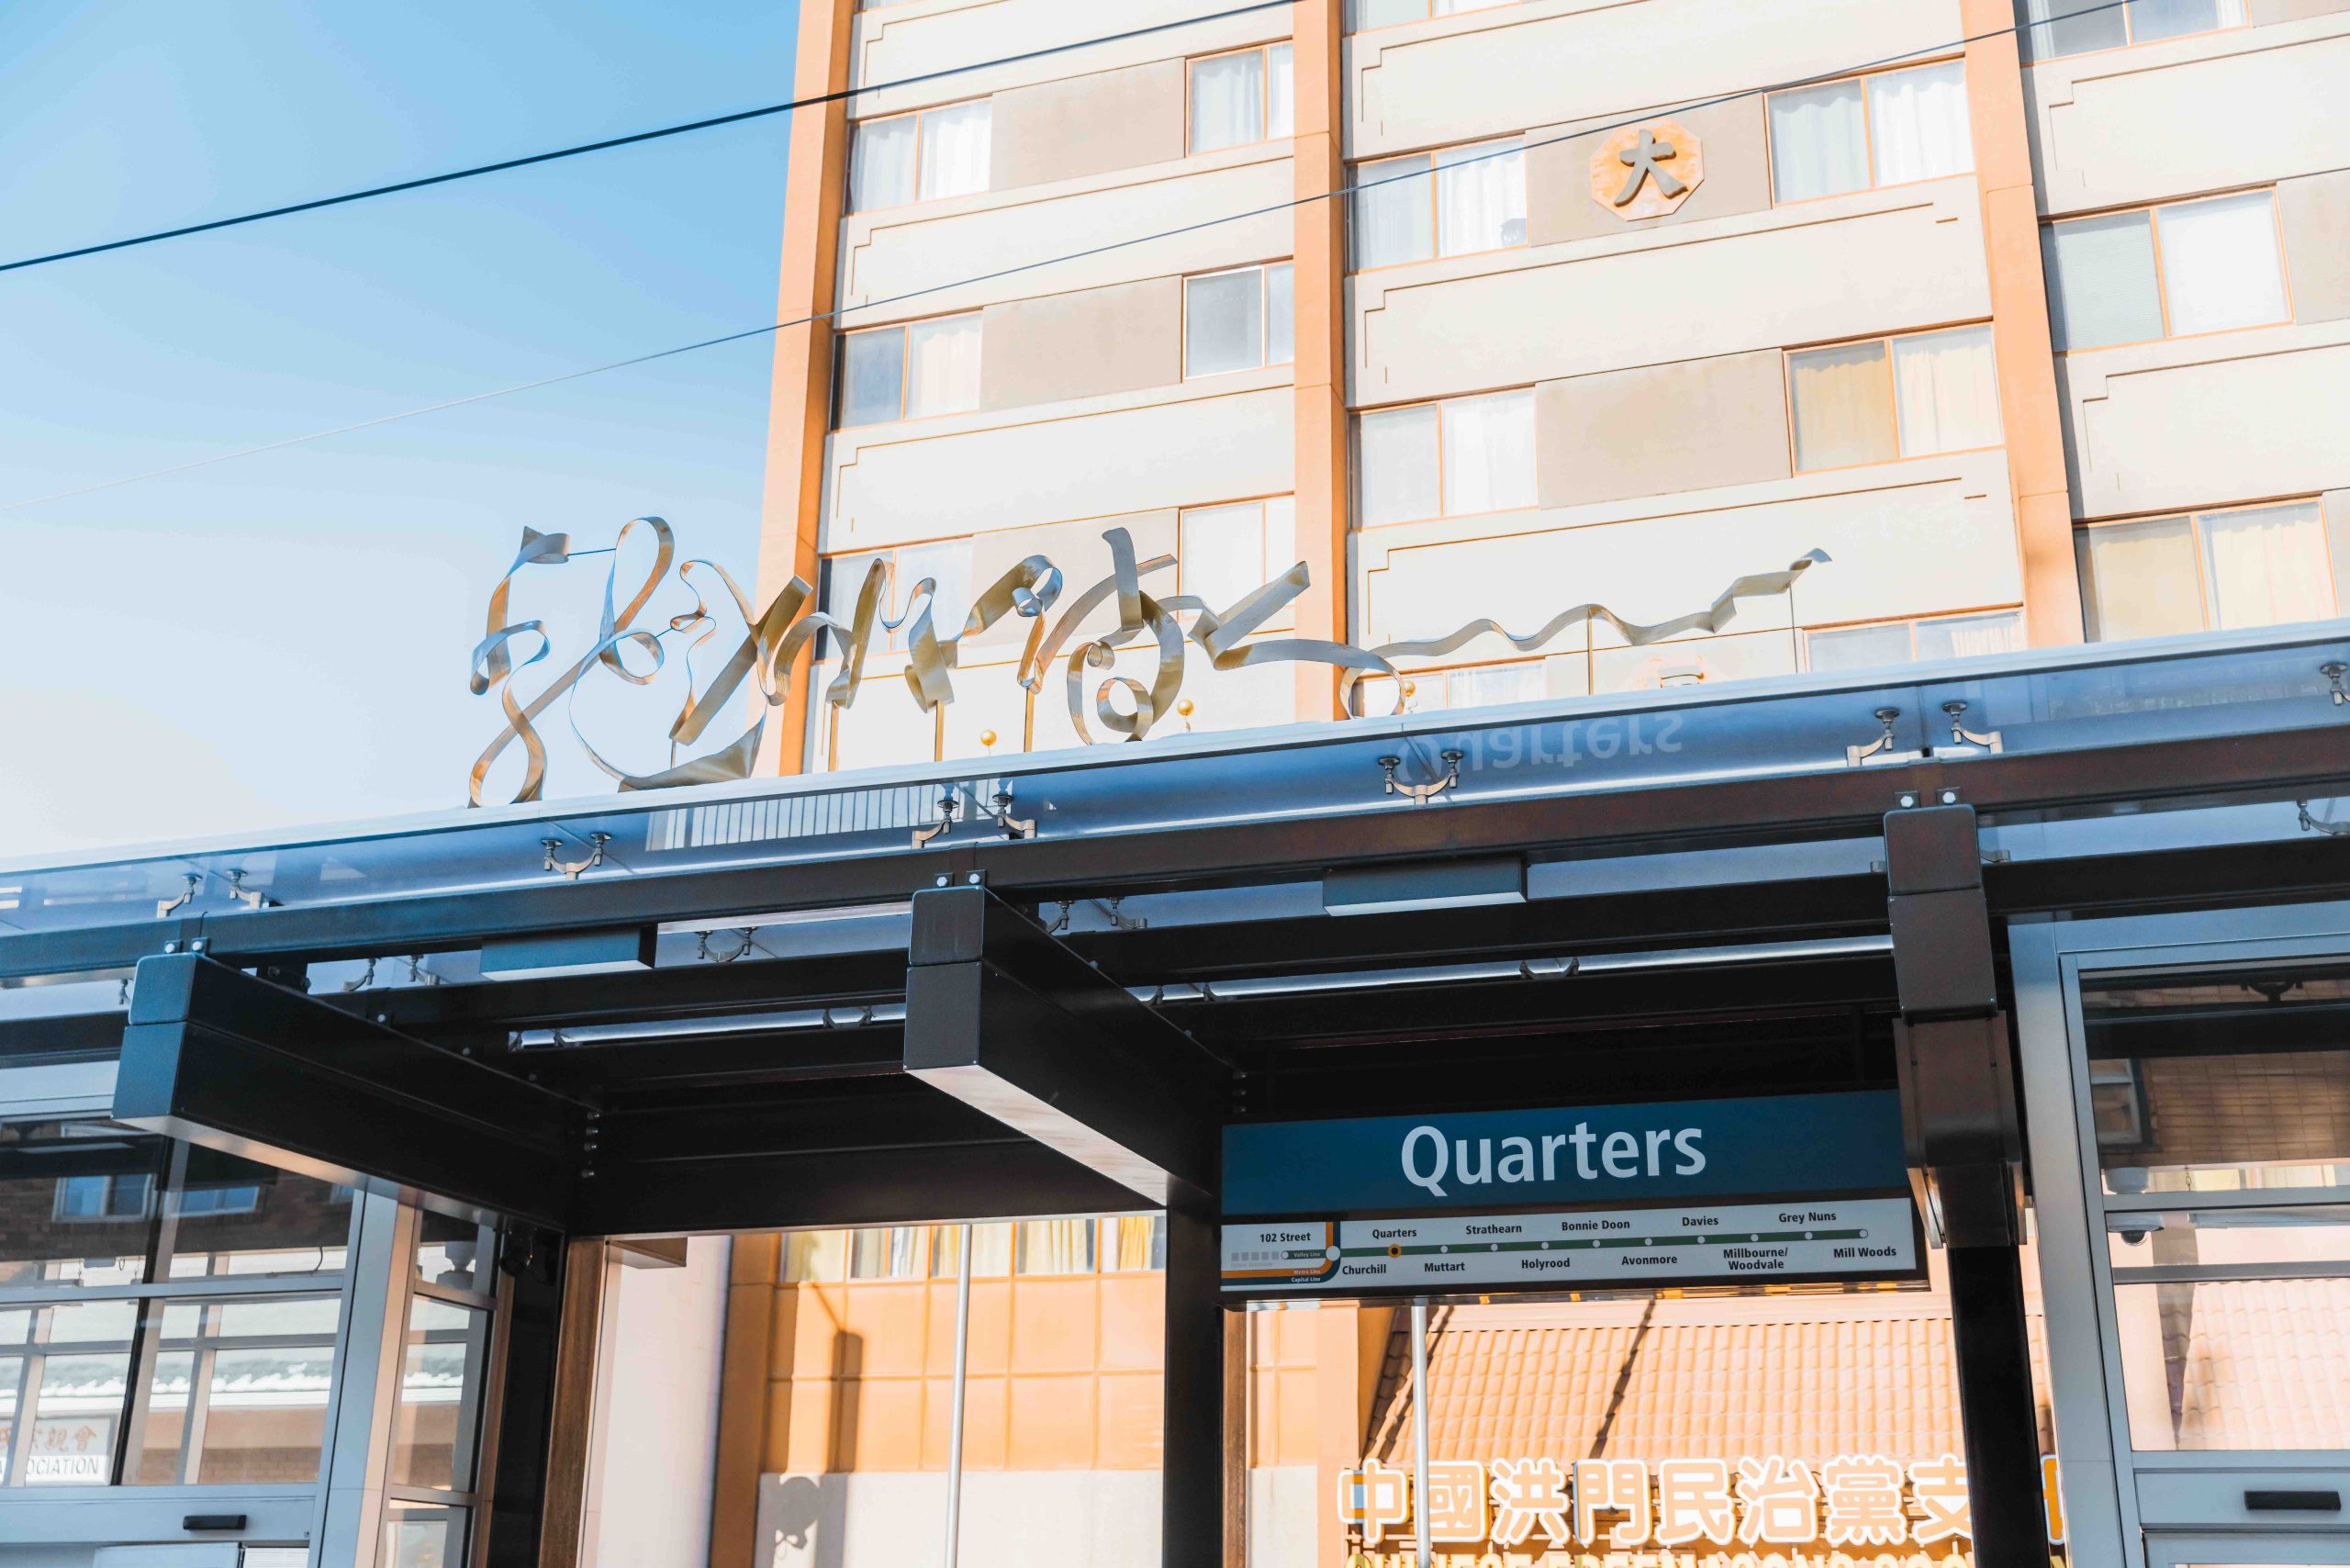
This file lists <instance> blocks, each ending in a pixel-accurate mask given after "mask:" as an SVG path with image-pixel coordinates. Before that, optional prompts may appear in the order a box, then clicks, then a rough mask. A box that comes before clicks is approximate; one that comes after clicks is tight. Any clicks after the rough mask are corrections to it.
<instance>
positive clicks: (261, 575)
mask: <svg viewBox="0 0 2350 1568" xmlns="http://www.w3.org/2000/svg"><path fill="white" fill-rule="evenodd" d="M794 25H795V8H794V6H792V5H791V4H790V0H780V3H771V4H758V5H753V4H745V3H743V0H703V3H702V4H699V5H695V6H651V5H644V4H641V3H640V4H636V5H624V4H618V3H611V0H560V3H559V0H505V3H502V4H499V5H495V6H484V5H481V4H479V3H478V0H470V3H466V4H458V3H456V0H408V3H407V4H404V5H401V6H357V5H351V4H345V3H341V0H326V3H319V0H309V3H299V0H112V3H109V4H105V5H99V4H95V3H92V4H80V5H75V4H67V3H64V0H10V4H8V5H6V6H0V106H6V107H5V108H4V109H0V252H6V258H5V259H13V258H15V257H17V256H20V255H27V254H32V253H37V252H47V251H52V250H59V249H63V248H66V247H68V246H72V245H75V244H85V243H91V242H94V241H102V240H106V239H112V238H117V237H119V236H121V235H125V234H129V233H133V232H137V231H140V230H149V229H155V228H162V227H168V226H171V225H175V224H180V223H187V222H194V221H201V220H203V219H205V218H212V217H218V216H225V215H227V214H229V213H233V212H238V211H242V210H246V209H249V208H252V207H265V206H272V205H275V204H278V203H281V202H285V201H293V200H300V199H303V198H306V197H309V196H321V195H327V194H331V193H333V192H335V191H338V190H341V189H345V188H349V187H351V186H354V185H373V184H379V183H384V182H386V181H392V180H397V179H402V178H408V177H412V176H415V175H419V174H431V173H435V172H438V171H440V170H442V169H444V168H451V167H455V166H459V165H462V164H466V163H474V162H487V161H489V160H493V159H498V158H502V157H511V156H515V155H518V154H521V153H526V152H531V151H539V150H541V149H543V148H545V147H549V146H554V145H559V144H562V143H565V142H569V141H577V140H592V139H595V138H598V137H601V136H608V135H612V134H616V133H620V132H624V131H629V130H635V129H645V128H649V127H652V126H656V125H660V124H665V123H667V122H670V121H674V120H681V119H690V118H698V117H700V116H703V115H707V114H711V113H720V112H724V111H727V110H731V109H736V108H744V107H749V106H755V105H758V104H763V103H768V102H773V101H776V100H778V99H781V98H785V97H788V96H789V95H790V90H791V81H790V77H791V64H792V52H793V48H792V45H793V38H792V34H793V28H794ZM787 139H788V128H787V125H786V123H785V119H784V118H783V117H777V118H770V119H767V120H761V121H755V122H752V123H750V124H748V125H744V126H738V127H731V128H727V129H720V130H715V131H708V132H701V133H698V134H695V135H693V136H688V137H682V138H677V139H673V140H666V141H661V142H655V143H652V144H650V145H645V146H640V147H633V148H628V149H623V150H621V151H613V152H604V153H597V154H593V155H590V156H588V157H584V158H580V159H576V160H572V161H568V162H562V163H557V164H553V165H548V166H543V167H540V168H536V169H531V170H525V171H520V172H518V173H512V174H497V175H490V176H487V177H485V178H482V179H479V180H476V181H470V182H464V183H461V184H458V185H451V186H444V187H441V188H438V189H435V190H431V191H425V192H420V193H414V194H409V195H404V196H392V197H387V198H384V199H381V200H377V201H372V202H365V203H360V204H356V205H353V206H351V207H342V208H338V209H334V210H330V211H328V212H323V213H314V214H306V215H302V216H299V217H295V218H284V219H278V220H274V221H272V222H269V223H264V224H257V225H254V226H252V227H249V228H245V229H241V230H229V231H228V232H225V233H221V234H214V235H204V236H198V237H195V238H191V239H185V240H176V241H167V242H165V243H162V244H158V245H153V246H148V247H144V248H141V249H138V250H132V251H127V252H117V253H114V254H110V255H106V256H99V257H94V258H89V259H85V260H80V261H74V262H67V263H58V264H55V265H52V266H48V267H41V268H35V269H31V270H28V271H25V272H18V273H9V274H0V507H6V506H8V505H9V504H11V503H14V502H17V501H21V500H25V499H28V498H33V497H38V496H45V495H48V494H50V493H52V492H56V491H60V490H66V489H71V488H74V487H79V486H83V485H88V484H93V483H96V482H99V481H102V480H106V479H109V478H113V477H116V476H121V475H125V474H131V473H137V472H140V471H143V470H147V469H152V468H159V467H163V466H166V465H171V464H173V463H179V462H185V461H188V460H190V459H193V458H197V457H203V456H207V455H209V454H212V453H215V452H218V451H222V450H227V449H230V448H236V447H242V446H247V445H253V444H259V443H262V442H270V441H275V440H280V439H283V438H285V437H286V436H291V435H298V434H302V433H304V432H307V431H312V430H317V429H321V428H324V427H328V426H332V425H336V424H340V423H343V422H346V421H353V420H364V419H369V418H372V417H375V416H376V415H380V414H384V413H388V412H393V411H397V410H398V409H404V408H408V407H412V406H415V405H418V404H422V403H428V402H432V401H436V400H439V399H442V398H452V397H462V396H464V395H467V394H470V393H474V392H478V391H482V390H486V389H487V388H490V387H494V386H503V385H507V384H510V383H513V382H518V381H524V380H528V379H531V378H532V377H534V376H540V375H554V374H559V373H561V372H564V371H567V370H571V369H574V368H576V367H579V366H582V365H587V364H595V363H598V362H600V361H605V360H612V359H620V358H624V357H627V356H629V355H631V354H635V353H644V352H647V351H651V350H655V349H659V348H663V347H666V346H669V345H671V344H674V343H678V342H688V341H690V340H693V339H696V338H700V337H706V336H711V335H715V334H718V333H722V332H727V331H734V330H741V329H744V328H745V327H752V326H758V325H763V324H765V323H767V322H769V321H771V320H772V319H774V314H775V288H776V262H777V254H778V246H779V243H780V235H781V224H782V203H783V177H784V152H785V146H786V141H787ZM770 352H771V351H770V344H769V342H768V341H767V339H764V338H762V339H755V340H752V341H750V342H744V343H739V344H734V345H730V346H728V347H724V348H720V349H714V350H710V351H706V352H704V353H698V354H693V355H688V356H684V357H681V358H677V359H674V360H668V361H665V362H662V363H661V364H655V365H650V366H643V367H639V368H635V369H631V370H626V371H621V372H616V373H613V374H611V375H605V376H600V377H596V378H592V379H589V380H587V381H583V382H577V383H573V384H571V385H568V386H562V387H555V388H549V389H546V390H542V391H536V392H530V393H524V394H520V395H518V396H516V397H513V398H507V399H504V400H501V401H498V402H492V403H487V404H482V405H476V406H474V407H471V408H466V409H455V410H452V411H450V412H446V413H441V414H432V415H428V416H425V417H423V418H420V419H417V420H408V421H406V422H403V423H399V424H394V425H389V426H386V427H382V428H380V429H376V430H372V431H364V432H360V433H356V434H353V435H347V436H338V437H334V438H331V439H329V440H325V441H321V442H315V443H312V444H309V445H306V446H299V447H294V448H291V449H288V450H285V451H282V452H276V453H271V454H264V455H261V456H255V457H250V458H243V459H240V460H238V461H236V462H232V463H225V464H221V465H216V466H213V467H208V468H204V469H199V470H196V471H195V472H192V473H188V474H183V475H176V476H171V477H168V478H163V479H157V480H150V481H146V482H143V483H140V484H136V485H129V486H124V487H119V488H115V489H109V490H106V491H102V492H99V493H97V494H94V495H88V496H83V497H79V498H73V499H69V500H62V501H57V502H52V503H50V504H47V505H43V506H39V507H33V508H30V509H27V510H9V511H0V634H4V635H5V639H6V642H5V648H6V653H5V656H0V858H12V857H19V856H28V855H36V854H42V853H48V852H53V851H62V850H78V849H82V848H84V847H89V846H100V845H106V844H113V843H121V842H136V841H149V840H154V839H162V838H173V837H183V836H191V835H197V834H217V833H231V832H239V831H243V830H248V829H259V828H269V827H274V826H277V825H281V824H287V823H296V822H300V821H308V820H319V819H336V818H347V817H360V816H374V815H381V814H387V813H393V812H408V811H421V810H431V809H437V808H442V807H448V806H454V805H459V804H462V803H463V801H464V780H465V772H466V769H467V768H468V767H470V766H471V763H472V759H473V757H474V756H475V755H476V753H477V752H478V751H479V750H480V748H481V747H482V745H484V744H486V743H487V740H488V739H489V738H490V737H491V736H492V735H493V734H495V733H496V731H497V728H498V725H497V722H496V721H495V720H494V718H493V716H492V714H493V704H492V702H491V701H490V700H487V699H476V698H474V697H472V696H470V695H469V694H468V692H467V690H466V687H465V676H466V669H467V655H468V653H469V651H470V649H471V647H472V644H474V642H475V641H476V639H477V638H478V637H479V635H480V631H481V621H482V616H483V613H484V610H485V607H486V606H485V600H486V599H487V595H488V593H489V590H490V588H491V587H492V586H493V585H494V583H495V581H496V579H497V577H498V574H499V573H500V572H501V571H502V570H503V569H504V568H505V566H506V564H507V562H508V561H509V560H510V559H511V557H512V555H513V553H514V549H515V545H516V543H517V541H518V540H519V538H520V532H521V530H522V528H523V526H524V525H526V524H527V525H530V526H532V527H536V528H540V529H545V530H568V531H570V532H572V533H573V534H574V535H575V536H576V539H577V540H578V542H579V543H580V544H581V545H582V546H583V547H585V546H588V545H591V544H597V543H609V541H610V536H611V535H612V534H613V533H614V532H616V531H617V530H618V528H619V527H620V525H621V523H623V522H625V521H627V520H628V519H630V518H631V517H633V516H636V515H638V514H640V513H644V512H657V513H659V514H661V515H663V516H665V517H666V518H667V519H668V520H669V521H671V522H672V523H673V524H675V525H676V526H677V530H678V534H679V543H680V546H681V549H682V551H683V553H686V554H702V555H707V556H710V557H711V558H712V559H714V560H718V561H721V562H723V563H725V564H727V565H728V566H730V567H731V568H732V569H733V570H734V571H735V572H736V574H737V575H738V576H739V577H742V578H743V579H744V583H745V586H746V588H747V586H748V584H749V580H750V577H751V574H752V573H753V572H754V571H755V558H754V557H755V544H756V540H757V515H758V503H759V494H760V487H761V482H762V477H763V464H764V445H765V439H766V423H767V375H768V368H769V355H770ZM605 560H606V558H598V559H594V560H588V561H581V562H578V563H575V564H574V565H573V566H569V567H566V568H562V569H559V570H558V569H553V568H541V569H540V570H539V571H538V572H537V573H536V574H534V575H535V577H537V579H538V581H537V582H536V583H534V585H533V586H532V589H531V590H530V592H529V593H528V594H527V595H526V596H524V597H523V599H522V600H521V602H520V606H519V607H520V608H522V609H524V610H526V611H527V612H530V613H541V612H543V613H545V614H546V615H547V616H548V617H549V618H550V620H551V621H552V622H554V623H555V624H556V625H557V626H558V628H559V629H560V631H559V638H560V640H561V642H562V643H563V644H565V646H566V647H570V648H575V649H576V647H577V645H578V644H579V642H580V639H581V638H583V637H586V636H588V635H589V634H591V633H592V628H593V622H594V616H595V613H596V609H597V603H598V600H599V596H600V592H601V587H602V577H601V572H602V567H603V566H604V565H605ZM544 668H545V666H541V667H540V670H537V671H532V672H531V677H530V678H532V679H535V678H537V677H538V676H539V675H540V674H541V673H543V670H544ZM554 717H555V715H550V718H554ZM556 727H557V728H558V729H560V727H561V726H560V722H557V726H556ZM657 728H658V726H657V723H655V726H654V729H653V732H652V733H654V734H657ZM599 733H600V732H599ZM611 733H612V737H613V744H614V749H616V750H618V751H619V752H621V758H620V759H621V760H622V761H623V762H625V763H628V764H630V765H633V766H642V767H655V766H659V765H660V764H662V763H663V762H664V761H666V755H665V754H663V753H662V752H660V751H659V750H658V749H657V748H655V747H649V746H646V745H643V744H638V745H635V746H634V747H633V749H632V748H631V747H630V746H629V745H628V742H627V739H626V737H627V736H628V735H630V734H637V735H638V736H639V738H640V743H641V740H642V739H643V738H645V737H643V733H642V732H641V731H639V732H628V731H622V730H618V729H616V730H614V731H613V732H611ZM510 787H511V786H510V783H509V784H508V788H509V789H510ZM604 787H605V786H604V782H603V780H602V778H601V776H600V775H597V774H595V773H593V772H592V771H590V770H588V768H587V767H585V765H584V764H583V763H581V762H580V761H579V760H578V758H577V757H576V754H571V755H566V754H565V752H564V751H558V754H557V757H556V768H555V773H554V779H553V782H552V786H551V788H550V790H549V793H550V795H551V796H552V795H564V794H586V793H594V792H597V791H598V790H601V789H602V788H604Z"/></svg>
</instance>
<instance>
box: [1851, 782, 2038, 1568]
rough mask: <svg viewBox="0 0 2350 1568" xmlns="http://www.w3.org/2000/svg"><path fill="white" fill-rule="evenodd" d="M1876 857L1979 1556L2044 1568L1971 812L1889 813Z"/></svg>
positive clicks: (2003, 1028) (1999, 1563) (2007, 1078)
mask: <svg viewBox="0 0 2350 1568" xmlns="http://www.w3.org/2000/svg"><path fill="white" fill-rule="evenodd" d="M1885 847H1886V888H1887V905H1888V908H1887V915H1888V920H1889V923H1890V924H1891V926H1892V928H1893V967H1894V974H1895V978H1896V980H1897V985H1898V988H1899V991H1900V1003H1901V1019H1900V1022H1899V1023H1898V1024H1897V1025H1896V1034H1895V1047H1896V1050H1895V1056H1896V1061H1897V1066H1898V1069H1899V1071H1900V1079H1901V1102H1902V1122H1903V1130H1904V1132H1905V1134H1906V1136H1907V1137H1908V1145H1909V1161H1910V1165H1911V1168H1912V1174H1911V1182H1912V1184H1913V1185H1914V1186H1915V1187H1916V1189H1917V1192H1918V1197H1919V1203H1920V1204H1922V1205H1923V1206H1924V1207H1925V1209H1926V1213H1927V1218H1928V1228H1929V1231H1930V1234H1931V1235H1932V1236H1933V1237H1934V1238H1935V1239H1936V1240H1938V1241H1942V1242H1946V1243H1947V1247H1948V1262H1949V1272H1950V1288H1951V1335H1952V1339H1953V1344H1954V1346H1955V1349H1956V1351H1957V1359H1958V1389H1959V1406H1960V1415H1961V1423H1960V1424H1961V1426H1962V1427H1963V1428H1964V1432H1965V1442H1966V1475H1967V1493H1968V1499H1969V1503H1970V1506H1971V1509H1972V1513H1973V1518H1974V1531H1975V1560H1976V1562H1977V1563H1978V1564H1981V1565H1982V1568H2045V1565H2046V1563H2047V1561H2048V1548H2047V1542H2046V1539H2045V1536H2044V1533H2043V1531H2044V1529H2045V1524H2044V1520H2043V1518H2042V1512H2041V1500H2040V1462H2039V1428H2038V1423H2037V1420H2036V1417H2034V1415H2033V1407H2032V1393H2031V1346H2030V1344H2029V1342H2028V1341H2027V1339H2026V1338H2025V1334H2024V1317H2023V1276H2022V1271H2021V1262H2020V1248H2021V1245H2022V1242H2023V1220H2022V1212H2021V1209H2022V1173H2023V1138H2022V1131H2021V1121H2020V1115H2019V1113H2018V1095H2017V1092H2016V1082H2015V1063H2014V1058H2013V1056H2012V1053H2011V1052H2010V1050H2009V1044H2008V1020H2007V1017H2006V1015H2005V1014H2002V1013H2001V1012H2000V1011H1999V998H1998V978H1997V964H1996V960H1995V955H1994V950H1993V947H1992V942H1991V922H1990V914H1989V911H1988V906H1987V904H1986V900H1985V897H1984V890H1983V860H1982V841H1981V837H1980V834H1979V832H1978V828H1977V823H1976V820H1975V811H1974V808H1972V807H1970V806H1964V805H1956V804H1951V805H1937V806H1926V807H1919V808H1914V809H1908V810H1901V811H1897V812H1893V813H1891V814H1890V815H1888V816H1887V817H1886V820H1885Z"/></svg>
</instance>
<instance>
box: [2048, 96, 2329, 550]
mask: <svg viewBox="0 0 2350 1568" xmlns="http://www.w3.org/2000/svg"><path fill="white" fill-rule="evenodd" d="M2098 52H2105V51H2098ZM2067 58H2071V57H2069V56H2068V57H2067ZM2255 192H2258V193H2259V194H2261V195H2264V196H2266V197H2267V198H2268V220H2269V222H2270V224H2271V225H2273V226H2274V229H2275V232H2276V240H2277V292H2278V293H2279V294H2280V295H2282V296H2283V297H2284V302H2285V313H2284V314H2283V315H2282V316H2279V317H2277V319H2275V320H2273V321H2247V322H2245V323H2244V325H2243V326H2241V327H2219V328H2214V329H2213V330H2210V331H2208V332H2175V331H2173V330H2171V309H2170V279H2169V278H2168V277H2166V276H2165V274H2164V272H2163V214H2164V213H2165V211H2168V210H2171V209H2174V208H2177V207H2199V206H2200V205H2202V204H2203V203H2205V202H2210V201H2226V200H2228V199H2229V198H2230V197H2232V196H2250V195H2253V194H2254V193H2255ZM2133 212H2143V213H2144V214H2145V215H2146V224H2147V229H2148V232H2149V234H2150V236H2151V239H2152V243H2153V248H2154V303H2155V304H2156V306H2158V307H2159V308H2161V311H2162V318H2163V335H2162V336H2161V337H2159V338H2128V339H2125V340H2123V341H2122V342H2118V343H2098V344H2096V345H2094V346H2093V347H2088V348H2071V347H2065V348H2061V349H2058V350H2057V351H2056V352H2057V353H2058V354H2059V355H2064V354H2076V353H2104V352H2105V351H2106V350H2108V349H2126V348H2134V347H2136V346H2137V345H2138V344H2141V343H2165V342H2171V341H2173V340H2174V339H2180V338H2216V337H2220V336H2221V335H2223V334H2225V333H2228V332H2259V331H2266V330H2267V329H2269V328H2271V327H2288V326H2291V325H2292V324H2293V319H2294V317H2293V273H2292V268H2291V267H2290V266H2289V265H2288V263H2287V260H2286V255H2285V214H2284V209H2283V208H2282V207H2279V206H2278V205H2277V187H2276V186H2274V185H2247V186H2245V187H2244V188H2243V189H2240V190H2232V191H2210V192H2207V193H2205V194H2204V195H2202V196H2186V197H2183V198H2180V199H2178V200H2175V201H2159V202H2140V203H2138V204H2136V205H2135V206H2132V207H2101V208H2099V209H2098V211H2095V212H2068V213H2066V214H2065V216H2064V217H2062V218H2054V219H2052V220H2050V221H2048V222H2046V223H2043V224H2042V228H2043V229H2046V230H2049V231H2050V232H2051V233H2053V232H2055V231H2057V230H2062V229H2063V228H2065V225H2067V224H2070V223H2078V222H2082V221H2085V220H2087V219H2090V218H2122V217H2126V216H2128V215H2129V214H2131V213H2133ZM2159 515H2165V516H2167V515H2168V514H2167V513H2164V514H2159Z"/></svg>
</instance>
